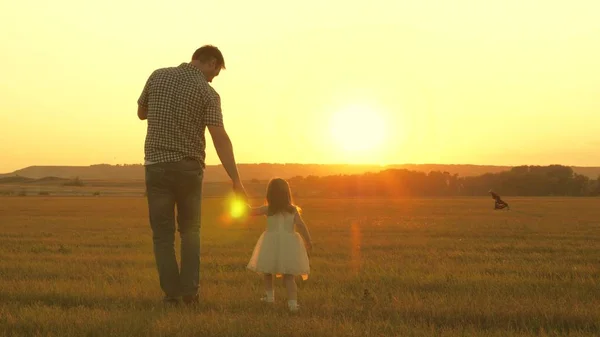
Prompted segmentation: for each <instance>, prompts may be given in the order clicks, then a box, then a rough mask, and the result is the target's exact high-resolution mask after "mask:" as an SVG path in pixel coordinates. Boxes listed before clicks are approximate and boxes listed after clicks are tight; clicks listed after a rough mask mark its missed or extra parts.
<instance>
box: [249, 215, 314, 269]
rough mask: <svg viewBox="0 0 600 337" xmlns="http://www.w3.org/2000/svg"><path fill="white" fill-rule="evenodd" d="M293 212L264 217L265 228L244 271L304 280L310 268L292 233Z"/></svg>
mask: <svg viewBox="0 0 600 337" xmlns="http://www.w3.org/2000/svg"><path fill="white" fill-rule="evenodd" d="M295 215H296V213H287V212H283V213H278V214H275V215H270V216H267V229H266V230H265V231H264V232H263V233H262V235H261V236H260V238H259V239H258V242H256V246H255V247H254V251H253V252H252V257H251V258H250V262H249V263H248V266H247V268H248V269H249V270H252V271H255V272H257V273H265V274H274V275H276V277H281V276H282V275H284V274H290V275H295V276H298V275H300V276H302V279H303V280H306V279H308V274H309V273H310V266H309V263H308V254H307V253H306V248H305V247H304V240H303V239H302V236H301V235H300V234H298V232H296V231H295V230H294V219H295Z"/></svg>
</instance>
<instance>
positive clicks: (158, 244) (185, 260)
mask: <svg viewBox="0 0 600 337" xmlns="http://www.w3.org/2000/svg"><path fill="white" fill-rule="evenodd" d="M221 69H225V60H224V59H223V55H222V54H221V51H220V50H219V49H218V48H216V47H214V46H211V45H205V46H203V47H201V48H199V49H198V50H196V51H195V52H194V54H193V56H192V60H191V62H189V63H182V64H181V65H179V66H177V67H168V68H162V69H157V70H155V71H154V72H153V73H152V74H151V75H150V77H149V78H148V80H147V82H146V85H145V86H144V89H143V91H142V94H141V95H140V97H139V99H138V117H139V118H140V119H141V120H147V121H148V128H147V134H146V141H145V145H144V153H145V174H146V192H147V198H148V209H149V217H150V226H151V228H152V233H153V237H152V239H153V242H154V256H155V259H156V265H157V268H158V274H159V280H160V286H161V288H162V290H163V292H164V293H165V298H164V301H165V303H168V304H177V303H179V300H180V298H182V299H183V302H184V303H186V304H195V303H198V301H199V296H198V283H199V278H200V211H201V207H200V206H201V197H202V180H203V174H204V168H205V163H204V159H205V155H206V153H205V149H206V142H205V137H204V133H205V129H206V128H208V131H209V132H210V135H211V137H212V140H213V143H214V146H215V149H216V151H217V154H218V155H219V159H220V160H221V163H222V164H223V167H224V168H225V170H226V171H227V174H228V175H229V177H230V178H231V180H232V182H233V189H234V191H235V192H236V193H237V194H238V195H240V196H241V197H244V198H246V192H245V190H244V186H243V184H242V182H241V180H240V177H239V174H238V170H237V167H236V162H235V158H234V154H233V147H232V144H231V140H230V139H229V136H228V135H227V132H226V131H225V128H224V126H223V115H222V113H221V101H220V97H219V94H218V93H217V92H216V91H215V90H214V89H213V88H212V87H211V86H210V84H209V83H211V82H212V80H213V79H214V78H215V77H216V76H217V75H219V72H220V71H221ZM175 207H177V224H178V228H177V230H178V231H179V234H180V237H181V270H179V267H178V265H177V259H176V257H175V248H174V244H175V211H174V208H175Z"/></svg>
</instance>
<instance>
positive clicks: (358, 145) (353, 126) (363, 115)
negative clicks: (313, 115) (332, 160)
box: [331, 105, 386, 153]
mask: <svg viewBox="0 0 600 337" xmlns="http://www.w3.org/2000/svg"><path fill="white" fill-rule="evenodd" d="M385 131H386V130H385V121H384V120H383V118H382V116H381V114H380V113H379V112H377V111H376V110H374V109H372V108H370V107H369V106H362V105H352V106H349V107H347V108H345V109H342V110H340V111H338V112H337V113H336V114H334V115H333V118H332V125H331V135H332V138H333V140H334V141H335V142H336V143H337V145H338V146H339V148H340V149H342V150H344V151H347V152H350V153H356V152H361V151H369V150H373V149H376V148H378V147H380V146H381V145H382V144H383V141H384V140H385V137H386V134H385Z"/></svg>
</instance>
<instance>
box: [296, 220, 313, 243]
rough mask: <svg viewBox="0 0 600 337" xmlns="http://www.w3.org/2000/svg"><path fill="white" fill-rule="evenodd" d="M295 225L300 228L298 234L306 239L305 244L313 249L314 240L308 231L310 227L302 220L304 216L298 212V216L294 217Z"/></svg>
mask: <svg viewBox="0 0 600 337" xmlns="http://www.w3.org/2000/svg"><path fill="white" fill-rule="evenodd" d="M294 224H295V225H296V228H298V233H300V235H301V236H302V238H303V239H304V243H305V244H306V246H307V248H308V249H310V248H312V239H311V237H310V232H309V231H308V227H307V226H306V224H305V223H304V219H302V216H301V215H300V213H298V212H296V215H295V217H294Z"/></svg>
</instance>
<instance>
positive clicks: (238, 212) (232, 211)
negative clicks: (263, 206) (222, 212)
mask: <svg viewBox="0 0 600 337" xmlns="http://www.w3.org/2000/svg"><path fill="white" fill-rule="evenodd" d="M247 208H248V206H246V204H245V203H244V202H243V201H242V200H240V199H238V198H235V197H233V198H231V199H230V201H229V215H230V216H231V217H232V218H234V219H240V218H242V217H243V216H244V215H246V212H247Z"/></svg>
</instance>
